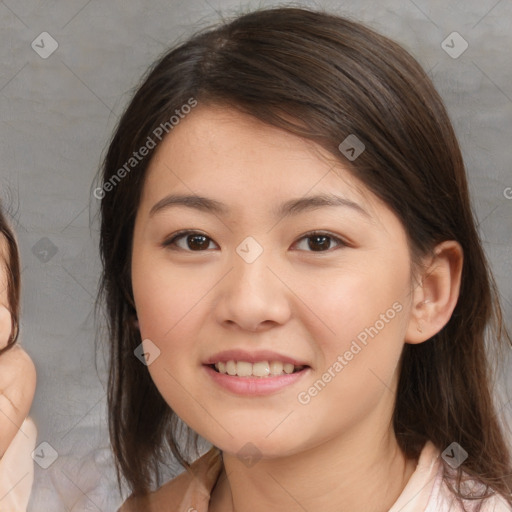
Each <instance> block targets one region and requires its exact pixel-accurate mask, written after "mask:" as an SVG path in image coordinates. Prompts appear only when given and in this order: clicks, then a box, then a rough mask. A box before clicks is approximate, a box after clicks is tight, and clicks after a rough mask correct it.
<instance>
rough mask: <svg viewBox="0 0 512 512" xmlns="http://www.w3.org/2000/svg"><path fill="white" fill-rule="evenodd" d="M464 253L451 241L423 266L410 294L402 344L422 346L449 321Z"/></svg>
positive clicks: (438, 249) (458, 287)
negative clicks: (411, 295)
mask: <svg viewBox="0 0 512 512" xmlns="http://www.w3.org/2000/svg"><path fill="white" fill-rule="evenodd" d="M463 260H464V253H463V250H462V247H461V245H460V244H459V243H458V242H456V241H455V240H448V241H445V242H442V243H440V244H439V245H437V246H436V247H435V249H434V255H433V256H430V257H429V259H428V260H427V261H426V262H424V267H423V268H424V270H423V271H422V274H421V275H420V276H419V277H420V283H419V284H418V286H417V287H416V289H415V290H414V291H413V302H412V309H411V314H410V319H409V325H408V327H407V331H406V334H405V342H406V343H412V344H416V343H422V342H424V341H426V340H428V339H430V338H432V336H434V335H435V334H437V333H438V332H439V331H440V330H441V329H442V328H443V327H444V326H445V325H446V324H447V323H448V321H449V320H450V318H451V316H452V313H453V310H454V309H455V306H456V304H457V300H458V298H459V291H460V282H461V275H462V265H463Z"/></svg>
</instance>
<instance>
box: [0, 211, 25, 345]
mask: <svg viewBox="0 0 512 512" xmlns="http://www.w3.org/2000/svg"><path fill="white" fill-rule="evenodd" d="M0 239H1V240H0V272H4V273H5V275H6V276H7V279H6V286H7V302H8V303H7V309H8V310H9V312H10V313H11V318H12V330H11V335H10V337H9V340H8V342H7V345H6V346H5V347H4V348H3V349H1V350H0V355H2V354H3V353H4V352H5V351H7V350H9V349H10V348H11V347H12V346H13V345H14V344H15V343H16V341H17V340H18V336H19V318H20V293H21V290H20V288H21V279H20V274H21V271H20V255H19V250H18V244H17V242H16V237H15V235H14V231H13V230H12V228H11V227H10V225H9V223H8V222H7V219H6V217H5V215H4V213H3V211H2V207H1V205H0ZM1 246H4V247H5V251H2V249H1ZM0 286H1V284H0ZM3 291H4V290H0V293H3Z"/></svg>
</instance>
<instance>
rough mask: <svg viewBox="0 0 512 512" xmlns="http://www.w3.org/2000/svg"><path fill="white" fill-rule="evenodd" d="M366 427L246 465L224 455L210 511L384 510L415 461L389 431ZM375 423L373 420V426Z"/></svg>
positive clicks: (402, 485) (407, 475) (396, 495)
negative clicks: (378, 431) (288, 453)
mask: <svg viewBox="0 0 512 512" xmlns="http://www.w3.org/2000/svg"><path fill="white" fill-rule="evenodd" d="M367 425H368V426H367V427H366V428H364V427H363V428H361V425H360V424H359V425H358V426H357V427H358V428H357V432H355V431H354V432H349V433H346V435H344V436H343V439H328V440H326V441H325V442H323V443H322V444H321V445H319V446H315V447H314V448H311V449H309V450H306V451H301V452H300V453H296V454H294V455H290V456H286V457H280V458H277V459H266V458H263V459H261V460H260V461H258V462H257V463H256V464H255V465H254V466H252V467H246V466H245V465H244V464H243V463H242V462H241V461H240V460H239V459H238V458H237V457H236V456H234V455H231V454H227V453H224V455H223V457H224V469H223V471H222V474H221V475H220V478H219V480H218V483H217V486H216V488H215V490H214V492H213V493H212V499H211V502H210V509H209V510H211V511H213V512H217V511H220V510H222V512H252V511H253V510H254V509H255V506H256V505H257V508H258V509H259V510H267V511H269V512H277V511H282V510H286V511H290V512H295V511H297V512H304V511H305V510H322V511H323V512H340V511H341V512H360V511H361V510H365V511H368V512H386V511H388V510H389V509H390V508H391V506H392V505H393V504H394V502H395V501H396V500H397V498H398V497H399V496H400V494H401V492H402V491H403V489H404V487H405V485H406V484H407V481H408V480H409V478H410V476H411V475H412V473H413V472H414V469H415V467H416V461H412V460H407V459H406V458H405V456H404V455H403V453H402V452H401V450H400V448H399V446H398V443H397V441H396V437H395V435H394V433H393V432H392V431H391V430H390V431H388V432H386V434H385V435H384V436H381V437H377V436H376V435H375V427H374V426H373V427H371V421H369V422H367ZM373 425H375V423H374V424H373Z"/></svg>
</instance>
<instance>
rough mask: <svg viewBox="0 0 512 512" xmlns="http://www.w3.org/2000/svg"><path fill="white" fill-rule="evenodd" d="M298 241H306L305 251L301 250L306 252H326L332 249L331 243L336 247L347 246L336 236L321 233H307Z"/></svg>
mask: <svg viewBox="0 0 512 512" xmlns="http://www.w3.org/2000/svg"><path fill="white" fill-rule="evenodd" d="M300 240H301V241H302V240H308V242H307V244H306V247H307V249H304V248H303V249H302V250H306V251H307V252H327V251H328V250H329V249H331V248H332V247H331V243H332V242H333V241H334V242H335V243H336V244H337V245H338V246H347V244H346V243H345V242H344V241H343V240H341V239H340V238H338V237H337V236H333V235H331V234H329V233H323V232H312V233H307V234H306V235H304V236H303V237H302V238H301V239H300Z"/></svg>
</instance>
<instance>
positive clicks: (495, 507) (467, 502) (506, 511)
mask: <svg viewBox="0 0 512 512" xmlns="http://www.w3.org/2000/svg"><path fill="white" fill-rule="evenodd" d="M448 481H449V482H450V483H451V486H452V487H455V484H454V482H455V471H454V470H452V469H450V468H446V467H444V466H443V465H442V464H441V463H440V464H439V472H438V474H437V477H436V480H435V483H434V486H433V489H432V493H431V495H430V499H429V501H428V506H427V508H426V509H425V512H444V511H450V512H512V506H511V505H510V504H508V503H507V501H506V500H505V498H504V497H503V496H501V495H499V494H493V495H491V496H489V497H488V498H485V499H462V500H459V499H458V498H457V496H456V495H455V493H454V492H453V491H452V490H451V489H450V486H449V485H448ZM461 492H462V494H463V495H464V496H472V495H473V496H481V495H484V494H485V486H484V485H483V484H482V483H481V482H479V481H478V480H476V479H474V478H472V477H470V476H469V475H467V474H466V473H463V480H462V483H461Z"/></svg>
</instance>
